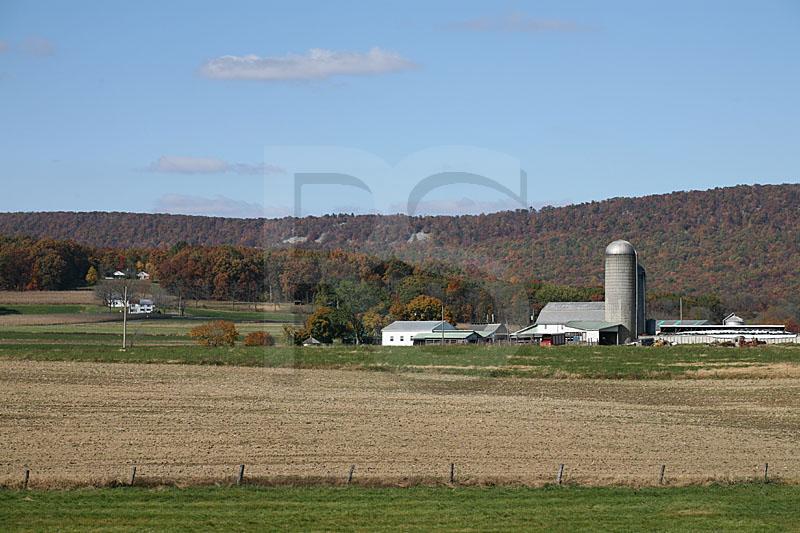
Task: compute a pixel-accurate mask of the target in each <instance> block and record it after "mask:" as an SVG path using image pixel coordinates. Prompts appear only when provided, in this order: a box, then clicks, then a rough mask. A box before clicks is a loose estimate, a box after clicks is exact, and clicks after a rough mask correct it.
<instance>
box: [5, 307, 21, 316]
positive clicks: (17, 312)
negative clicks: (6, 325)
mask: <svg viewBox="0 0 800 533" xmlns="http://www.w3.org/2000/svg"><path fill="white" fill-rule="evenodd" d="M20 314H22V313H20V312H19V311H17V310H16V309H9V308H8V307H0V316H3V315H20Z"/></svg>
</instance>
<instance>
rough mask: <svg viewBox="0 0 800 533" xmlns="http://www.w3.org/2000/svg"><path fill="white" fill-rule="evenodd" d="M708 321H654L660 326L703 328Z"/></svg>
mask: <svg viewBox="0 0 800 533" xmlns="http://www.w3.org/2000/svg"><path fill="white" fill-rule="evenodd" d="M706 324H708V320H656V325H658V326H659V327H660V326H705V325H706Z"/></svg>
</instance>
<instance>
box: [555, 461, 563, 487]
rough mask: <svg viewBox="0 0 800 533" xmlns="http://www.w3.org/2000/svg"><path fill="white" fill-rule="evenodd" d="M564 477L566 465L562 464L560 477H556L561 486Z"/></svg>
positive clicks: (559, 469) (559, 468) (559, 472)
mask: <svg viewBox="0 0 800 533" xmlns="http://www.w3.org/2000/svg"><path fill="white" fill-rule="evenodd" d="M563 477H564V463H561V465H559V467H558V476H557V477H556V481H557V482H558V484H559V485H561V480H562V479H563Z"/></svg>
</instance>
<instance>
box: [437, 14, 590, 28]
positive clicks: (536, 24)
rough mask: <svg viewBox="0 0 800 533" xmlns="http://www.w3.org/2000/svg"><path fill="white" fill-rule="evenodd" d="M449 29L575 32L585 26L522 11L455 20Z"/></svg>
mask: <svg viewBox="0 0 800 533" xmlns="http://www.w3.org/2000/svg"><path fill="white" fill-rule="evenodd" d="M448 28H449V29H453V30H462V31H475V32H503V33H545V32H576V31H584V30H585V29H586V28H584V27H583V26H580V25H578V24H576V23H574V22H571V21H568V20H557V19H538V18H533V17H530V16H528V15H525V14H523V13H511V14H509V15H504V16H498V17H491V16H486V17H478V18H474V19H469V20H463V21H460V22H455V23H453V24H450V25H449V26H448Z"/></svg>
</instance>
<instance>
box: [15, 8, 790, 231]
mask: <svg viewBox="0 0 800 533" xmlns="http://www.w3.org/2000/svg"><path fill="white" fill-rule="evenodd" d="M383 4H385V3H382V2H340V3H336V5H334V3H328V2H302V1H300V2H226V3H221V2H220V3H211V2H147V1H142V2H125V3H123V2H80V3H67V2H36V1H28V2H22V1H19V2H17V1H13V0H4V1H3V2H0V95H2V99H0V124H2V127H0V147H1V148H0V165H1V167H0V176H2V181H3V193H2V195H0V210H2V211H45V210H79V211H89V210H104V211H109V210H114V211H136V212H155V211H158V212H185V213H191V214H212V215H228V216H257V215H259V214H262V213H264V214H266V215H268V216H281V215H284V214H288V213H291V212H292V210H293V206H294V198H295V196H294V186H293V184H294V180H295V177H294V175H295V173H296V172H324V171H328V172H339V173H345V174H350V175H356V176H358V177H359V179H361V180H362V181H363V182H364V183H365V184H366V185H367V186H368V187H369V189H370V192H366V191H365V190H362V189H358V188H353V187H349V186H341V185H340V186H335V185H330V186H317V187H316V188H309V189H308V191H309V192H308V193H307V194H306V195H305V196H304V200H303V206H302V209H303V212H304V213H305V212H310V213H322V212H330V211H347V212H350V211H353V212H368V211H379V212H387V211H402V210H404V209H405V207H406V206H407V199H408V197H409V194H410V191H411V190H412V189H413V187H414V185H415V184H417V183H419V182H420V180H421V179H422V178H423V177H424V176H426V175H429V174H431V173H434V172H436V171H456V172H470V173H473V174H480V175H481V176H487V177H488V178H490V179H492V180H494V181H495V182H498V183H501V184H503V185H504V186H506V187H507V188H508V189H513V190H515V191H516V192H518V169H519V168H522V169H524V170H525V171H526V172H527V175H528V192H527V197H526V198H525V199H524V201H525V203H527V204H530V205H534V206H540V205H545V204H553V205H558V204H565V203H574V202H583V201H588V200H597V199H603V198H609V197H614V196H633V195H636V196H639V195H645V194H652V193H662V192H670V191H674V190H685V189H706V188H711V187H717V186H728V185H735V184H740V183H787V182H793V183H796V182H798V181H799V180H800V172H799V171H798V169H800V149H799V147H800V106H798V96H797V95H798V94H800V3H798V2H796V1H765V2H755V1H753V2H738V1H725V2H722V1H720V2H713V1H708V2H613V1H610V2H436V3H432V2H411V1H405V2H402V3H401V2H396V3H393V4H392V5H383ZM387 4H388V3H387ZM431 4H435V5H434V6H433V7H432V6H431ZM443 147H446V148H443ZM454 147H455V148H454ZM451 181H452V180H451ZM448 183H449V182H448ZM515 187H517V189H514V188H515ZM312 189H313V192H312ZM518 203H519V201H518V200H513V201H512V200H509V197H508V195H504V194H502V193H498V192H497V191H496V190H491V189H486V188H485V187H482V186H479V185H475V184H472V185H468V184H457V183H451V184H449V185H447V184H445V185H443V186H442V187H439V188H438V189H436V190H433V191H431V192H430V193H428V194H427V195H426V196H425V198H424V199H423V201H422V204H421V205H422V208H421V211H423V212H434V213H437V212H441V213H463V212H477V211H486V210H496V209H504V208H514V207H517V205H516V204H518Z"/></svg>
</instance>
